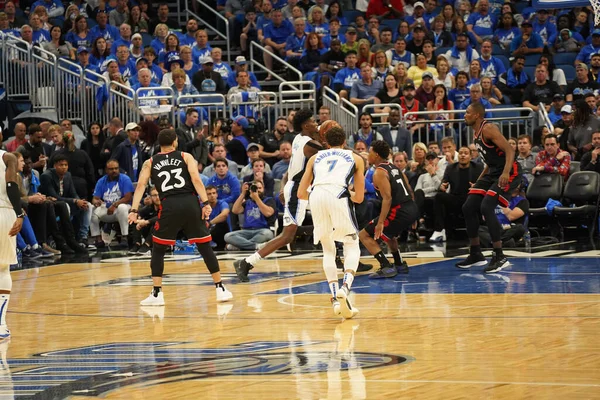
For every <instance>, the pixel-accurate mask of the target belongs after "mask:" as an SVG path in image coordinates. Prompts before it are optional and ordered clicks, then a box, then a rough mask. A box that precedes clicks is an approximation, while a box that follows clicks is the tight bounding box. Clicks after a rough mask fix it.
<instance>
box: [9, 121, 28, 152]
mask: <svg viewBox="0 0 600 400" xmlns="http://www.w3.org/2000/svg"><path fill="white" fill-rule="evenodd" d="M13 132H14V134H15V137H14V138H13V139H12V140H10V141H9V142H8V143H6V151H9V152H11V153H12V152H14V151H16V150H17V148H18V147H19V146H24V145H25V144H26V143H27V138H26V137H25V136H27V126H25V124H24V123H22V122H17V123H16V124H15V129H14V131H13Z"/></svg>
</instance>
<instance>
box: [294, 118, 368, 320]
mask: <svg viewBox="0 0 600 400" xmlns="http://www.w3.org/2000/svg"><path fill="white" fill-rule="evenodd" d="M325 139H326V141H327V144H328V145H329V149H327V150H321V151H319V152H318V153H317V154H315V155H314V156H312V157H311V158H310V160H309V161H308V164H307V165H306V171H305V172H304V176H303V177H302V180H301V181H300V187H299V188H298V197H299V198H300V199H309V200H310V209H311V212H312V217H313V226H314V231H313V235H314V243H315V244H318V243H319V242H321V245H322V247H323V271H325V276H326V277H327V282H328V283H329V289H330V290H331V303H332V305H333V311H334V313H335V314H336V315H340V314H341V315H342V316H343V317H344V318H352V317H353V316H354V315H356V314H357V313H358V310H357V309H356V308H354V307H352V304H351V302H350V299H349V298H348V295H349V294H350V288H351V287H352V282H353V281H354V274H355V273H356V269H357V267H358V261H359V258H360V245H359V242H358V231H359V229H358V223H357V222H356V216H355V214H354V203H362V201H363V200H364V197H365V171H364V162H363V160H362V159H361V158H360V156H359V155H357V154H354V152H353V151H352V150H346V149H345V144H346V134H345V133H344V130H343V129H342V128H339V127H333V128H331V129H330V130H329V131H327V133H326V134H325ZM352 179H354V187H353V191H350V181H351V180H352ZM311 183H312V190H311V192H310V198H309V194H308V188H309V186H311ZM336 241H337V242H341V243H343V246H344V271H345V273H344V280H343V284H342V287H341V289H340V288H339V283H338V277H337V266H336V263H335V255H336V248H335V242H336Z"/></svg>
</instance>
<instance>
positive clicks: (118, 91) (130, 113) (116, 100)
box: [106, 81, 139, 122]
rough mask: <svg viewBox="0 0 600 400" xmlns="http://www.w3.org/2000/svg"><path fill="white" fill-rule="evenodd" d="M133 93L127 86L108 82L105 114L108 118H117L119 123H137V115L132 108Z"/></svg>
mask: <svg viewBox="0 0 600 400" xmlns="http://www.w3.org/2000/svg"><path fill="white" fill-rule="evenodd" d="M134 97H135V92H134V91H133V89H131V88H130V87H129V86H125V85H122V84H120V83H117V82H114V81H112V82H110V84H109V86H108V100H107V102H106V113H107V115H109V117H110V118H113V117H119V118H120V119H121V121H124V122H128V121H139V114H138V112H137V110H136V109H135V107H134V104H133V99H134Z"/></svg>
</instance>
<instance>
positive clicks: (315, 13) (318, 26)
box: [306, 6, 329, 37]
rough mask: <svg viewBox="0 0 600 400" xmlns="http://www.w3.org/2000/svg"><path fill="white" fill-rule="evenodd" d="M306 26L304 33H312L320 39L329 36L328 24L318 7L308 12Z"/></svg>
mask: <svg viewBox="0 0 600 400" xmlns="http://www.w3.org/2000/svg"><path fill="white" fill-rule="evenodd" d="M308 22H309V23H308V24H307V25H306V33H311V32H314V33H316V34H317V35H319V36H320V37H323V36H325V35H328V34H329V24H328V23H327V21H326V20H325V16H324V15H323V9H322V8H321V7H318V6H314V7H311V9H310V10H308Z"/></svg>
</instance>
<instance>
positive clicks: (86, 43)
mask: <svg viewBox="0 0 600 400" xmlns="http://www.w3.org/2000/svg"><path fill="white" fill-rule="evenodd" d="M65 41H67V42H69V43H71V44H72V45H73V47H74V48H76V49H77V48H78V47H80V46H83V47H87V48H88V49H89V48H91V47H92V43H93V42H94V37H93V36H92V33H91V31H90V32H88V34H87V35H86V36H85V37H84V38H81V37H79V35H77V34H76V33H75V32H69V33H67V36H65Z"/></svg>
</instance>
